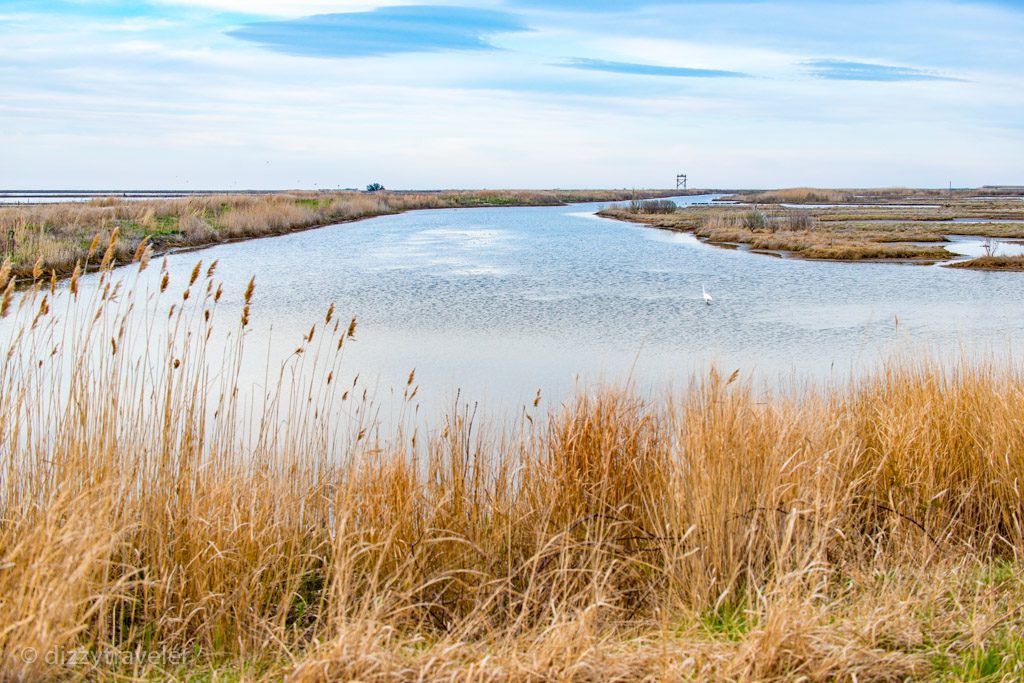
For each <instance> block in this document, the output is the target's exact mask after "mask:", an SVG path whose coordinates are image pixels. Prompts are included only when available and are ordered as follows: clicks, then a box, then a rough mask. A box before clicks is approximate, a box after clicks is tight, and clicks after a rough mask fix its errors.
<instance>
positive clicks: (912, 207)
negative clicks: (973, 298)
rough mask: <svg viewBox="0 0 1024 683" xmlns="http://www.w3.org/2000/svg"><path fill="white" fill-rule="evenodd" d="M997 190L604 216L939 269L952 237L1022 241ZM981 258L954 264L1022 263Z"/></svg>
mask: <svg viewBox="0 0 1024 683" xmlns="http://www.w3.org/2000/svg"><path fill="white" fill-rule="evenodd" d="M984 192H989V193H990V194H983V193H984ZM995 192H996V191H995V190H989V191H985V190H972V191H969V192H968V191H957V192H955V193H949V192H944V191H939V190H810V189H797V190H777V191H772V192H762V193H739V194H736V195H732V196H730V199H732V200H735V201H736V202H738V204H724V205H719V206H713V207H699V208H698V207H687V208H686V209H685V210H680V211H671V210H667V209H665V210H661V211H651V210H648V209H647V208H646V207H645V206H643V204H644V203H643V202H637V203H634V204H632V205H629V206H626V207H623V208H613V209H609V210H606V211H604V212H602V215H604V216H608V217H611V218H618V219H623V220H630V221H634V222H638V223H643V224H646V225H651V226H653V227H658V228H664V229H668V230H677V231H685V232H692V233H693V234H694V235H696V236H697V237H699V238H700V239H702V240H704V241H707V242H709V243H712V244H718V245H722V246H733V247H735V246H742V247H743V248H747V249H750V250H752V251H756V252H762V253H770V254H775V255H785V256H795V257H798V258H804V259H814V260H836V261H898V262H910V263H936V262H940V261H948V260H951V259H952V258H954V254H951V253H950V252H949V251H948V250H946V249H945V248H944V247H943V244H944V243H946V242H948V241H949V236H950V235H967V236H977V237H984V238H989V239H993V238H999V239H1019V238H1024V202H1022V201H1021V197H1020V196H1016V195H1012V194H1005V193H995ZM1018 194H1019V193H1018ZM826 202H827V203H826ZM922 202H927V203H922ZM986 256H988V258H986V259H985V260H979V259H975V260H971V261H964V262H963V263H958V264H957V266H958V267H961V268H978V269H1001V270H1019V269H1021V267H1020V266H1021V260H1020V259H1017V258H1013V257H1002V258H997V259H994V260H993V255H992V254H987V255H986Z"/></svg>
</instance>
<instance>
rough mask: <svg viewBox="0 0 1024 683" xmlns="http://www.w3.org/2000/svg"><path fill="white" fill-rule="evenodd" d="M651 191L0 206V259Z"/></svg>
mask: <svg viewBox="0 0 1024 683" xmlns="http://www.w3.org/2000/svg"><path fill="white" fill-rule="evenodd" d="M672 194H675V192H674V191H664V190H663V191H656V190H547V191H536V190H475V191H447V192H430V193H401V192H374V193H361V192H316V193H313V192H295V193H284V194H267V195H221V196H217V195H214V196H192V197H184V198H180V199H161V200H147V201H128V200H124V199H117V198H104V199H97V200H92V201H90V202H86V203H62V204H48V205H39V204H35V205H27V206H0V259H3V258H8V259H10V260H11V262H12V267H13V270H14V273H15V275H17V276H18V277H19V278H26V277H28V276H29V275H30V273H31V272H32V270H33V269H34V268H35V267H36V266H38V267H39V268H41V269H42V270H43V272H45V273H50V272H51V271H53V272H56V273H57V275H58V276H61V277H65V276H68V275H70V274H71V272H72V271H73V270H74V268H75V264H76V263H79V262H82V261H84V260H85V256H86V252H87V250H88V246H89V244H90V241H91V240H92V238H93V236H94V235H96V234H101V235H103V240H104V246H105V245H106V243H107V240H108V239H109V235H110V234H111V232H112V231H113V230H114V229H117V230H118V231H119V233H120V240H119V241H118V243H117V244H118V246H117V251H116V253H115V254H114V255H113V258H114V259H115V261H117V262H119V263H125V262H127V261H130V260H131V256H132V255H133V254H134V253H135V251H136V250H137V249H138V247H139V244H140V243H141V242H142V241H143V240H146V241H147V242H148V243H150V244H152V245H153V247H154V249H155V250H156V251H158V252H159V251H164V250H167V249H172V248H177V247H198V246H205V245H209V244H213V243H216V242H220V241H224V240H231V239H242V238H250V237H262V236H267V235H277V234H282V233H286V232H290V231H294V230H304V229H308V228H313V227H319V226H323V225H329V224H331V223H338V222H342V221H349V220H357V219H361V218H368V217H372V216H380V215H384V214H391V213H397V212H401V211H409V210H415V209H439V208H457V207H479V206H517V205H520V206H542V205H556V204H562V203H568V202H589V201H595V202H603V201H619V200H625V199H634V198H649V197H664V196H668V195H672Z"/></svg>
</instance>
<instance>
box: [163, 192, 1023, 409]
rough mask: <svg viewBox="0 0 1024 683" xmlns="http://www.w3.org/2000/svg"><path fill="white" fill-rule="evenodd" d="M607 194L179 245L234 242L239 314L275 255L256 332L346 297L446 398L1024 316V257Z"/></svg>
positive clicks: (1014, 330) (985, 329)
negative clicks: (639, 213)
mask: <svg viewBox="0 0 1024 683" xmlns="http://www.w3.org/2000/svg"><path fill="white" fill-rule="evenodd" d="M693 201H706V199H704V200H702V199H698V198H687V199H686V200H681V202H693ZM599 208H601V207H600V206H599V205H575V206H571V207H553V208H496V209H462V210H438V211H418V212H411V213H407V214H403V215H399V216H387V217H381V218H376V219H372V220H367V221H363V222H357V223H348V224H343V225H338V226H333V227H328V228H324V229H320V230H312V231H308V232H302V233H296V234H293V235H288V236H284V237H276V238H270V239H262V240H254V241H249V242H240V243H235V244H230V245H223V246H219V247H215V248H212V249H208V250H204V251H201V252H196V253H187V254H179V255H176V256H173V257H172V258H171V266H172V274H173V276H174V277H175V278H176V281H177V282H178V283H179V284H183V282H184V281H185V280H186V279H187V277H188V271H189V270H191V268H192V265H193V264H194V263H195V261H196V260H197V259H200V258H202V259H203V260H204V261H205V262H206V263H209V262H210V261H211V260H212V259H215V258H216V259H219V260H220V266H219V270H218V274H219V276H220V278H221V279H223V280H224V281H225V290H226V291H227V292H228V294H227V296H226V297H225V302H224V303H225V307H226V308H227V309H228V311H227V313H226V314H227V315H228V316H230V317H231V319H234V315H235V313H234V312H232V310H231V309H233V308H237V307H238V306H240V304H241V301H240V299H241V293H242V290H244V288H245V284H246V282H247V281H248V279H249V277H250V276H251V275H252V274H256V275H257V293H256V297H255V305H254V310H253V321H254V332H253V343H255V344H256V345H257V346H266V345H268V344H269V346H270V348H272V349H273V350H274V352H275V354H276V355H277V356H278V357H283V356H284V355H286V354H287V353H289V352H290V351H292V350H293V349H294V348H295V345H296V341H297V339H298V338H299V337H300V336H301V335H302V334H304V333H305V332H306V330H308V329H309V326H310V325H311V324H312V323H313V322H316V321H318V320H320V319H322V315H323V312H324V310H325V309H326V308H327V306H328V304H329V303H331V302H334V303H335V304H336V306H337V310H338V313H339V315H341V316H346V317H347V316H351V315H356V316H358V318H359V321H360V327H359V334H358V342H357V343H356V344H354V345H353V346H352V347H351V348H350V349H349V352H348V355H347V358H346V364H347V365H348V367H349V368H350V369H351V370H352V372H353V373H355V372H360V373H361V376H362V377H363V378H364V380H368V381H369V384H370V385H371V386H374V387H376V391H377V397H378V400H380V401H382V402H385V403H386V402H387V400H388V399H387V396H388V395H389V391H390V389H391V388H393V387H399V388H400V387H402V386H403V385H404V383H405V379H406V377H407V376H408V374H409V372H410V371H411V370H413V369H415V370H416V378H417V383H418V384H419V385H420V387H421V388H420V394H419V398H420V401H421V402H422V404H423V407H424V410H425V411H428V412H434V413H436V412H437V411H438V410H440V409H442V408H443V407H444V406H448V405H450V404H451V400H452V398H453V397H454V396H455V392H456V390H458V389H461V390H462V393H461V398H462V400H463V401H466V400H468V401H470V402H472V401H477V400H479V401H481V402H482V404H484V405H486V406H487V407H488V408H489V410H490V411H491V412H502V411H504V412H514V411H516V410H517V409H518V408H519V407H520V406H523V405H524V404H527V403H529V402H531V401H532V399H533V397H534V395H535V394H536V392H537V390H538V389H541V390H542V392H543V395H544V397H545V404H547V405H550V404H551V403H552V402H556V401H559V400H561V399H564V398H566V397H567V396H568V395H570V394H571V393H572V392H573V391H574V388H575V386H576V385H577V382H578V381H582V382H585V383H590V382H595V381H603V382H611V383H622V382H624V381H626V380H627V379H630V378H632V379H633V380H634V381H635V383H636V384H637V385H638V386H639V387H641V388H642V389H644V390H649V391H659V390H661V389H662V388H663V387H667V386H670V385H674V386H677V387H678V386H681V385H685V384H686V383H687V382H688V381H689V379H690V378H691V376H692V375H693V374H694V373H703V372H705V371H706V370H707V368H708V367H709V365H710V364H717V365H718V366H719V367H720V368H721V369H722V370H723V371H725V372H731V371H732V370H733V369H735V368H742V369H743V370H744V371H745V372H747V373H750V374H751V375H752V376H754V377H755V378H757V380H758V381H759V382H766V383H768V384H771V383H774V382H776V381H778V380H779V379H780V378H789V377H792V376H796V377H798V378H810V379H835V380H842V379H844V378H847V377H849V375H850V373H851V371H854V372H856V371H860V370H863V369H865V368H870V367H872V366H873V365H874V364H875V363H876V361H877V360H878V359H879V358H881V357H885V356H888V355H890V354H892V353H899V352H902V353H933V354H940V355H946V356H949V357H953V356H959V355H960V354H961V353H968V354H980V353H986V354H987V353H995V354H1004V353H1007V352H1008V350H1009V349H1010V348H1012V345H1013V340H1014V338H1015V337H1016V336H1017V335H1018V334H1019V333H1020V332H1021V331H1022V330H1024V303H1022V301H1024V298H1022V293H1024V274H1013V273H983V272H969V271H954V270H950V269H944V268H938V267H923V266H901V265H887V264H842V263H812V262H803V261H798V260H794V259H778V258H772V257H767V256H759V255H753V254H749V253H743V252H739V251H729V250H725V249H720V248H716V247H710V246H706V245H703V244H700V243H699V242H697V241H696V240H695V239H694V238H692V237H690V236H687V235H678V234H672V233H667V232H664V231H659V230H654V229H650V228H644V227H640V226H636V225H632V224H626V223H621V222H617V221H610V220H604V219H600V218H597V217H595V216H594V215H593V214H594V212H595V211H597V210H598V209H599ZM156 270H157V269H156V268H152V269H151V270H150V271H149V272H153V271H156ZM154 275H155V273H154ZM702 284H703V285H704V286H706V287H707V290H708V292H710V293H711V294H712V295H713V296H714V299H715V300H714V304H713V305H711V306H707V305H705V304H704V302H703V301H702V298H701V285H702ZM257 357H258V356H257ZM260 372H262V364H261V365H260ZM399 390H400V389H399Z"/></svg>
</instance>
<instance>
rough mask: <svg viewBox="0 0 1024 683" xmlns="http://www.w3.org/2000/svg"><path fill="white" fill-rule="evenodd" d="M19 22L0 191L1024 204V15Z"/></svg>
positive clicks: (323, 8) (286, 2)
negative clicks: (998, 188) (535, 191)
mask: <svg viewBox="0 0 1024 683" xmlns="http://www.w3.org/2000/svg"><path fill="white" fill-rule="evenodd" d="M414 1H415V0H396V1H392V0H384V1H383V2H375V1H373V0H142V1H136V2H126V1H123V0H0V188H3V189H55V188H61V189H105V190H117V189H226V190H232V189H287V188H303V189H329V188H344V187H363V186H365V185H366V184H368V183H370V182H380V183H383V184H384V185H385V186H387V187H388V188H393V189H435V188H484V187H509V188H555V187H559V188H570V187H587V188H604V187H608V188H629V187H671V186H674V182H675V176H676V174H677V173H686V174H687V175H688V176H689V179H690V185H691V186H692V187H703V188H766V187H792V186H818V187H854V186H856V187H879V186H895V185H903V186H916V187H945V186H947V185H948V184H949V183H952V184H953V185H955V186H957V187H971V186H979V185H984V184H1022V185H1024V162H1022V160H1024V39H1022V36H1024V0H1016V1H1010V0H1003V1H997V0H990V1H983V0H975V1H970V0H955V1H954V0H949V1H945V2H917V1H915V2H903V1H897V2H875V1H872V0H866V1H862V2H856V3H846V2H843V3H839V2H818V1H815V0H783V1H780V2H770V1H768V0H748V1H746V2H729V1H726V2H713V3H711V2H694V1H688V0H639V1H638V2H611V1H609V0H554V1H545V0H482V1H477V2H461V1H460V0H443V4H428V3H427V0H423V2H422V4H413V3H414Z"/></svg>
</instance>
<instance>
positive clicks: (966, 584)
mask: <svg viewBox="0 0 1024 683" xmlns="http://www.w3.org/2000/svg"><path fill="white" fill-rule="evenodd" d="M117 249H118V246H117V245H116V244H113V245H111V246H110V247H109V248H108V250H107V253H106V254H104V255H101V254H98V253H97V254H96V255H95V257H94V258H96V259H97V260H102V262H103V265H104V268H103V269H102V270H101V273H100V275H99V276H98V281H97V282H96V283H94V286H91V287H90V288H88V291H90V292H92V293H91V294H86V288H84V287H83V286H82V282H81V280H80V278H79V276H77V275H76V276H75V277H74V278H73V279H72V280H71V282H70V283H69V284H68V286H67V288H64V289H62V288H58V287H56V286H55V285H51V284H49V283H47V282H46V281H45V280H43V279H41V280H40V281H39V282H38V283H37V284H36V285H35V286H34V287H32V288H31V289H30V290H28V291H27V292H25V293H24V294H23V295H22V296H20V297H18V298H17V300H15V301H12V302H9V306H8V317H7V318H6V319H5V320H4V321H2V325H0V333H2V334H0V338H2V339H3V345H4V347H5V348H3V351H4V352H5V355H4V358H5V361H4V364H3V366H2V367H0V452H2V455H3V461H2V465H3V471H2V474H0V477H2V479H0V511H2V514H0V658H2V659H0V662H2V666H3V667H4V669H3V670H4V672H5V674H6V676H7V677H10V678H15V679H17V678H22V679H25V680H30V679H37V678H40V677H43V676H56V675H81V676H93V677H102V676H106V675H114V674H117V675H120V676H124V677H129V678H131V677H146V676H148V677H162V676H167V675H174V676H180V677H186V676H190V675H209V676H211V677H215V676H217V675H219V674H224V675H227V674H229V673H230V674H231V675H241V676H242V677H247V678H262V677H280V676H281V675H283V674H291V675H292V676H293V677H294V678H295V680H300V681H301V680H310V681H317V680H337V679H359V680H407V679H431V680H440V679H445V680H451V679H474V680H476V679H480V680H485V679H486V680H508V679H533V680H549V679H570V680H577V679H578V680H600V679H607V680H612V679H615V680H632V679H641V678H645V677H647V678H660V679H708V678H718V679H727V680H736V679H756V680H789V679H794V680H795V679H801V680H832V679H835V678H841V679H847V680H859V681H864V680H903V679H905V678H907V677H909V676H917V675H925V674H928V673H936V672H942V671H946V672H953V673H956V672H958V671H960V672H963V671H966V672H968V673H969V672H971V671H975V670H978V669H979V667H982V668H983V667H985V666H988V664H987V663H986V662H990V659H991V657H995V661H996V669H997V671H1003V672H1006V671H1013V667H1015V666H1018V665H1019V664H1020V661H1018V659H1013V658H1012V657H1010V656H1009V655H1008V654H1007V653H1011V652H1015V651H1016V650H1014V648H1015V647H1017V643H1018V642H1019V639H1018V636H1016V635H1014V634H1015V633H1016V627H1017V626H1018V625H1019V623H1020V612H1019V609H1018V607H1017V606H1018V605H1019V604H1020V602H1019V601H1020V598H1021V597H1024V584H1022V582H1021V580H1020V574H1019V566H1020V565H1019V561H1020V557H1019V554H1020V551H1021V548H1022V545H1021V544H1022V541H1024V526H1022V521H1024V506H1022V505H1024V501H1022V499H1021V495H1022V493H1021V486H1020V477H1021V472H1022V471H1024V373H1022V372H1021V370H1020V368H1019V367H1017V366H1015V365H1009V364H1008V365H1005V366H998V367H996V366H987V365H968V364H964V365H962V366H958V367H955V368H943V367H940V366H937V365H931V364H928V363H923V362H922V363H916V364H915V363H902V364H892V365H890V366H887V367H885V368H883V369H881V370H880V371H879V372H878V373H877V374H876V375H873V376H870V377H867V378H864V379H862V380H860V381H857V382H854V383H852V384H851V385H848V386H844V387H837V388H824V387H822V388H818V389H813V388H812V389H806V388H804V389H801V390H799V391H797V390H796V389H794V390H793V391H789V392H782V393H780V394H778V395H775V396H770V397H767V398H766V397H765V396H763V395H761V394H759V393H756V392H754V391H753V390H752V388H751V386H750V385H749V383H747V382H746V381H745V380H744V379H743V377H742V375H741V374H740V373H738V372H737V373H734V374H732V375H730V376H728V377H727V376H724V375H722V374H719V373H717V372H715V371H714V370H712V371H710V372H709V374H708V375H707V376H705V377H702V378H697V379H695V380H694V381H693V382H692V383H691V385H690V387H689V389H688V390H686V391H684V392H682V393H681V394H679V395H675V396H672V397H666V398H664V399H659V400H653V399H648V398H643V397H640V396H637V395H636V394H634V393H632V392H631V391H629V390H628V389H624V390H593V391H584V392H582V393H580V395H579V396H578V397H577V398H576V399H575V400H574V401H570V402H569V403H568V404H566V405H565V406H563V407H561V408H559V409H557V410H554V411H553V412H551V413H550V414H548V415H542V414H539V413H538V411H537V409H536V407H533V406H528V407H527V408H526V414H527V415H528V417H529V419H527V420H524V422H523V423H522V424H520V425H518V426H515V427H512V428H510V429H509V430H508V431H504V432H497V433H496V432H493V431H492V432H488V431H486V430H482V429H481V426H482V425H481V421H480V420H479V419H478V418H477V416H476V415H475V413H474V412H472V411H469V410H462V409H456V410H454V411H453V412H452V414H451V415H450V416H449V417H448V418H447V419H446V420H445V421H443V422H442V423H441V424H438V425H437V426H436V428H435V429H433V430H432V431H430V432H428V433H422V432H418V431H415V430H403V429H402V428H400V427H399V428H396V430H395V431H394V433H389V434H381V433H379V431H375V430H374V429H373V425H372V423H367V422H360V421H359V420H358V419H357V421H356V423H355V425H354V427H352V428H350V429H344V430H339V429H338V424H339V422H338V421H339V420H340V419H342V417H344V416H351V415H353V414H357V415H358V414H361V413H358V411H354V410H353V408H352V407H351V406H352V403H353V401H355V403H356V404H358V403H359V400H358V398H357V397H358V395H359V388H358V386H357V385H353V383H352V382H350V381H348V380H343V379H342V377H343V376H346V375H345V373H344V370H345V368H344V364H343V354H344V349H345V348H346V346H347V345H348V344H350V343H351V341H352V339H353V336H354V335H355V334H356V331H357V324H356V323H355V321H350V320H349V319H348V318H347V317H344V316H341V315H339V312H337V311H335V310H334V309H333V307H332V308H331V309H329V310H327V311H325V312H324V315H323V317H322V318H320V319H319V320H316V321H310V324H311V329H310V330H309V331H308V332H307V333H304V334H303V335H302V336H301V338H299V339H297V340H296V352H295V354H293V356H292V357H291V358H290V359H289V360H288V361H287V363H286V366H285V367H284V368H283V369H282V372H281V374H280V375H277V374H276V373H271V375H270V378H271V380H272V381H270V382H269V385H270V386H272V387H273V386H274V385H275V382H274V381H273V378H274V377H278V376H280V377H296V378H299V379H298V380H295V381H292V382H282V383H280V384H278V385H277V388H276V389H274V388H272V389H270V390H269V391H268V393H267V395H265V396H258V397H255V398H254V399H253V400H249V399H246V398H245V396H244V393H243V392H240V391H239V387H240V381H239V377H240V372H241V370H242V368H243V367H244V366H245V365H246V363H248V362H249V360H248V357H247V356H246V354H245V345H246V342H245V339H246V330H247V328H248V326H249V324H250V319H251V316H253V315H258V310H255V309H253V308H252V305H253V304H252V297H253V288H254V287H256V286H258V285H257V284H256V283H252V284H250V287H249V288H248V289H247V291H246V292H245V293H244V295H243V301H244V309H243V311H242V313H241V316H240V317H239V319H237V320H227V321H223V320H220V319H219V318H218V301H219V299H220V298H221V292H222V290H221V288H220V286H219V284H218V283H217V280H216V264H209V265H208V264H203V265H197V266H196V268H195V269H194V270H193V271H192V273H191V276H190V278H189V281H187V282H173V283H172V282H169V277H167V276H166V272H165V273H164V275H163V276H161V277H160V278H159V279H160V285H159V287H158V288H157V289H156V290H155V291H153V292H150V293H148V294H147V293H145V292H142V291H136V292H131V291H128V290H129V289H130V287H129V285H125V284H123V283H124V282H125V281H124V280H120V279H116V278H115V277H114V275H113V273H112V272H111V270H110V264H111V263H112V262H113V258H114V257H113V254H114V253H116V252H117ZM147 264H148V252H147V250H146V249H145V248H143V249H142V250H141V251H140V252H139V267H140V268H141V267H143V266H146V265H147ZM149 267H151V268H156V267H157V266H155V265H152V266H149ZM7 277H9V269H5V271H4V275H3V279H6V278H7ZM5 285H6V283H0V288H3V286H5ZM136 287H141V285H136ZM186 292H187V293H188V294H187V295H186ZM218 326H226V327H227V329H228V330H229V333H228V334H223V333H222V332H221V331H220V330H222V329H223V327H218ZM138 330H141V331H143V332H144V334H142V335H138V334H135V333H134V331H138ZM354 386H355V388H354ZM415 390H416V385H415V378H414V377H413V376H411V377H410V378H409V386H408V387H407V388H406V395H407V396H408V397H409V400H410V401H412V400H414V399H413V397H414V395H415ZM68 652H80V653H84V655H80V656H79V657H77V658H73V659H68V658H63V659H62V658H60V657H53V656H51V657H49V659H47V658H46V657H44V656H43V654H45V653H68ZM26 653H37V654H38V655H39V656H38V658H32V657H29V656H26ZM112 653H113V656H111V655H112ZM993 653H994V654H993ZM140 654H142V655H154V656H153V657H150V658H147V657H140V656H139V655H140ZM951 675H952V674H951Z"/></svg>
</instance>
